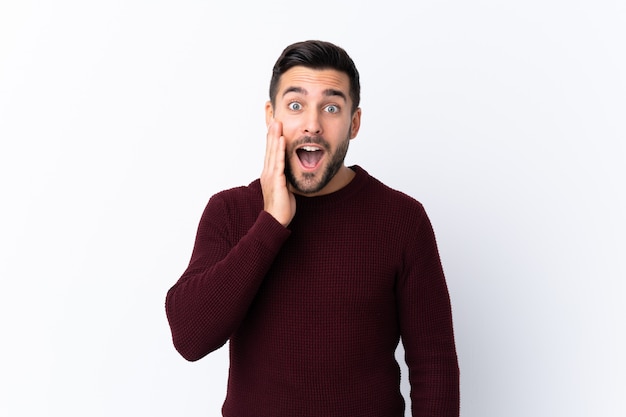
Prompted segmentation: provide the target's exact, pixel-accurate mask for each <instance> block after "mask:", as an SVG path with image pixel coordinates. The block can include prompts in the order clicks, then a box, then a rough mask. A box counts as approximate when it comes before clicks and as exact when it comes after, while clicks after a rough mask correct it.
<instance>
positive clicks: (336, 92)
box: [283, 87, 348, 101]
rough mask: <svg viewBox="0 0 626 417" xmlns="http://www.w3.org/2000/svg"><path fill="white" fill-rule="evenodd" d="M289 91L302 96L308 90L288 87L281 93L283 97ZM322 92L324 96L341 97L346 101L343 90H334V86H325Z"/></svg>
mask: <svg viewBox="0 0 626 417" xmlns="http://www.w3.org/2000/svg"><path fill="white" fill-rule="evenodd" d="M289 93H296V94H302V95H304V96H306V95H307V94H309V92H308V91H306V90H305V89H304V88H302V87H288V88H287V89H286V90H285V92H284V93H283V97H285V96H286V95H287V94H289ZM322 94H323V95H324V96H325V97H334V96H337V97H341V98H342V99H343V100H344V101H348V99H347V97H346V95H345V94H344V93H343V91H341V90H336V89H334V88H327V89H326V90H324V91H323V92H322Z"/></svg>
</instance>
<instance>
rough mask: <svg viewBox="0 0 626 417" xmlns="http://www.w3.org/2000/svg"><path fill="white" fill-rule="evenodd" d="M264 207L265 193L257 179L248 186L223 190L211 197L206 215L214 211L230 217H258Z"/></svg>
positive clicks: (216, 213)
mask: <svg viewBox="0 0 626 417" xmlns="http://www.w3.org/2000/svg"><path fill="white" fill-rule="evenodd" d="M262 207H263V193H262V191H261V184H260V181H259V180H258V179H257V180H255V181H253V182H251V183H250V184H248V185H247V186H238V187H233V188H229V189H226V190H222V191H220V192H218V193H216V194H214V195H213V196H211V198H210V199H209V202H208V203H207V205H206V208H205V215H206V214H207V213H213V214H215V215H220V216H224V215H225V216H228V217H248V216H253V217H256V215H258V213H259V211H260V210H261V209H262Z"/></svg>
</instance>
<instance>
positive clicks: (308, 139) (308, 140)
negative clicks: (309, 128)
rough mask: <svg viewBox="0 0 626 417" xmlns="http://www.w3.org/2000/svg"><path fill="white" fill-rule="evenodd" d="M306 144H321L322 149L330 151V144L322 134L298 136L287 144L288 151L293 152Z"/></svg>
mask: <svg viewBox="0 0 626 417" xmlns="http://www.w3.org/2000/svg"><path fill="white" fill-rule="evenodd" d="M308 144H313V145H318V146H321V147H322V148H324V150H326V151H327V152H330V144H329V143H328V142H327V141H326V139H324V137H323V136H319V135H316V136H301V137H299V138H298V139H296V140H294V141H293V142H291V144H290V146H289V152H293V151H294V150H295V149H296V148H297V147H299V146H302V145H308Z"/></svg>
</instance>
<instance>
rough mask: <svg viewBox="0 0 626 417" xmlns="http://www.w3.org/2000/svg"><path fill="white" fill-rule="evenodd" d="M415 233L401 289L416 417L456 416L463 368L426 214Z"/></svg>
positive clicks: (400, 297) (406, 256)
mask: <svg viewBox="0 0 626 417" xmlns="http://www.w3.org/2000/svg"><path fill="white" fill-rule="evenodd" d="M414 233H415V235H414V236H413V238H412V239H411V243H410V244H409V247H408V248H407V251H406V253H405V259H404V270H403V273H402V277H401V281H400V285H398V300H399V316H400V326H401V327H400V328H401V334H402V343H403V345H404V348H405V358H406V362H407V366H408V368H409V382H410V384H411V402H412V412H413V417H444V416H445V417H458V415H459V403H460V394H459V367H458V361H457V355H456V348H455V343H454V334H453V327H452V313H451V306H450V298H449V294H448V289H447V285H446V282H445V278H444V274H443V269H442V267H441V262H440V259H439V253H438V250H437V244H436V242H435V236H434V233H433V230H432V226H431V224H430V221H429V219H428V217H427V216H426V213H424V214H423V217H422V220H421V222H420V224H419V227H418V228H417V231H415V232H414Z"/></svg>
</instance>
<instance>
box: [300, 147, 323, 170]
mask: <svg viewBox="0 0 626 417" xmlns="http://www.w3.org/2000/svg"><path fill="white" fill-rule="evenodd" d="M296 155H298V159H299V160H300V165H302V167H303V168H304V169H307V170H313V169H315V168H317V167H318V165H319V164H320V161H321V160H322V158H323V157H324V150H323V149H322V148H320V147H319V146H315V145H305V146H302V147H300V148H298V149H296Z"/></svg>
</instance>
